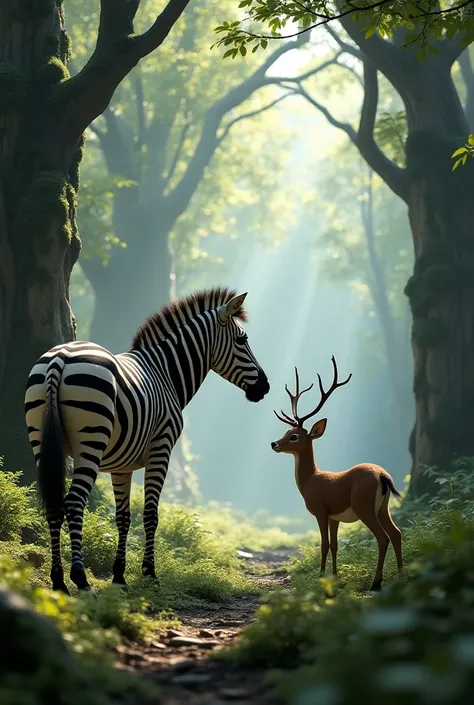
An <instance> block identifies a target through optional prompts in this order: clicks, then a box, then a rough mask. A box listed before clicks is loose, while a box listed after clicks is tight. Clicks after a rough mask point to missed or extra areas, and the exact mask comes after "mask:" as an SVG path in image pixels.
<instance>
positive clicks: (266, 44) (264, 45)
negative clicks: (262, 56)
mask: <svg viewBox="0 0 474 705" xmlns="http://www.w3.org/2000/svg"><path fill="white" fill-rule="evenodd" d="M260 46H261V47H262V49H266V48H267V46H268V39H262V40H261V42H260Z"/></svg>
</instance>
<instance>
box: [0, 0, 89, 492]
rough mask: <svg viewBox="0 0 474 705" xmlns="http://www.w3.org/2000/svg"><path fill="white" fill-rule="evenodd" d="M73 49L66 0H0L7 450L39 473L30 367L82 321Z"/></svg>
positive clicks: (0, 428)
mask: <svg viewBox="0 0 474 705" xmlns="http://www.w3.org/2000/svg"><path fill="white" fill-rule="evenodd" d="M30 5H31V7H30ZM31 8H34V11H33V10H32V9H31ZM68 58H69V46H68V38H67V35H66V33H65V31H64V25H63V16H62V10H61V7H60V5H59V4H57V3H56V2H54V0H43V2H38V3H34V5H32V4H31V3H29V4H28V3H25V2H21V0H11V2H9V3H2V5H1V6H0V167H1V174H0V262H1V265H0V267H1V268H2V272H1V278H0V335H1V344H0V454H2V455H4V457H5V466H6V467H7V468H9V469H12V470H17V469H22V470H23V471H24V472H25V478H26V479H27V480H31V479H33V477H34V469H33V462H32V461H33V456H32V453H31V449H30V448H29V444H28V441H27V433H26V427H25V420H24V410H23V394H24V389H25V383H26V379H27V375H28V372H29V370H30V368H31V366H32V365H33V363H34V361H35V359H36V358H37V357H39V355H41V354H42V353H43V352H44V351H45V350H47V349H48V348H49V347H51V346H52V345H54V344H56V343H59V342H62V341H66V340H71V339H72V338H73V337H74V330H75V324H74V317H73V315H72V311H71V307H70V292H69V277H70V274H71V270H72V267H73V266H74V263H75V262H76V260H77V258H78V256H79V252H80V240H79V237H78V233H77V228H76V195H77V189H78V173H79V163H80V160H81V156H82V140H79V141H78V140H77V139H76V140H75V141H74V142H72V143H71V142H68V141H67V140H63V139H62V138H61V134H60V132H58V127H59V125H58V119H57V106H56V102H55V88H56V87H57V86H58V85H59V84H61V82H62V81H64V79H66V78H67V76H68V72H67V62H68Z"/></svg>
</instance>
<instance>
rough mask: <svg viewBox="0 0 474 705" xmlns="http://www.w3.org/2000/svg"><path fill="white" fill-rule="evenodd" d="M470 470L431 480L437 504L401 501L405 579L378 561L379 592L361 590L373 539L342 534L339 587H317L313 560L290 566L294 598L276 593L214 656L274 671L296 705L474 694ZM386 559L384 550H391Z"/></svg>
mask: <svg viewBox="0 0 474 705" xmlns="http://www.w3.org/2000/svg"><path fill="white" fill-rule="evenodd" d="M473 467H474V466H473V461H472V460H466V459H462V460H460V461H458V462H457V463H456V464H455V466H454V468H453V472H451V473H449V474H447V473H446V474H443V473H441V472H439V471H438V470H435V469H430V470H428V471H427V472H428V473H430V474H431V477H432V479H433V481H434V482H435V483H436V484H437V485H438V487H439V490H440V491H439V494H438V495H437V497H436V498H434V499H429V498H426V497H425V498H423V499H422V500H418V501H416V502H413V501H410V500H405V502H404V503H403V505H401V506H400V507H399V508H395V510H394V512H393V514H394V518H395V519H396V521H397V523H398V524H399V525H400V526H401V527H402V529H403V539H404V557H405V566H406V567H405V570H404V574H403V576H401V577H400V578H398V577H397V575H396V570H395V564H394V560H393V556H392V555H389V556H388V560H387V562H386V570H385V583H384V587H383V589H382V592H381V593H379V594H371V593H369V592H368V591H367V588H368V587H369V584H370V580H371V579H372V577H373V574H374V571H375V566H376V549H375V546H374V541H373V539H372V537H371V536H370V535H369V534H368V532H367V531H366V530H364V529H363V528H355V529H350V530H349V531H347V532H346V533H345V535H344V541H343V542H342V543H341V544H340V551H339V572H340V575H339V577H338V579H337V580H333V579H332V578H330V577H326V578H322V579H321V578H319V575H318V573H319V550H318V549H317V548H314V547H306V548H304V549H303V556H302V558H301V559H293V560H292V561H291V563H290V565H289V572H290V576H291V587H292V590H291V591H289V592H288V591H287V592H284V591H276V592H275V593H273V594H272V595H271V596H270V598H269V599H268V600H266V602H265V604H263V605H262V606H261V608H260V609H259V611H258V613H257V618H256V620H255V621H254V622H253V623H251V624H250V625H249V626H248V627H247V628H246V629H245V630H244V632H243V633H242V635H241V638H240V639H239V640H238V642H237V643H236V644H235V645H234V646H233V647H232V648H231V649H229V650H228V651H227V652H226V653H224V654H223V655H222V657H223V658H225V659H231V660H232V661H237V662H239V663H241V664H246V665H259V666H261V667H263V668H266V669H270V670H271V672H272V677H273V679H274V681H275V682H276V684H277V686H278V688H279V690H280V692H281V694H282V695H283V696H284V698H285V699H286V701H287V702H289V703H292V704H295V705H310V704H313V703H318V705H358V704H359V703H361V702H364V703H365V705H379V703H384V704H386V705H399V703H400V702H402V700H403V702H404V703H405V704H408V705H422V704H423V705H435V703H436V704H438V705H457V704H459V705H461V703H467V702H470V701H471V699H472V692H473V688H474V509H473V502H472V500H473V498H474V473H471V472H470V470H471V469H472V468H473ZM389 551H390V552H391V549H389Z"/></svg>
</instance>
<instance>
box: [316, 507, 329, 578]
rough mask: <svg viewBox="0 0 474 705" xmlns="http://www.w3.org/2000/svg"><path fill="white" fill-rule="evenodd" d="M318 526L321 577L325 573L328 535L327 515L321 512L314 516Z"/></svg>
mask: <svg viewBox="0 0 474 705" xmlns="http://www.w3.org/2000/svg"><path fill="white" fill-rule="evenodd" d="M316 519H317V520H318V525H319V533H320V534H321V571H320V572H321V575H324V573H325V572H326V561H327V557H328V553H329V535H328V515H327V514H326V513H325V512H321V514H318V515H317V516H316Z"/></svg>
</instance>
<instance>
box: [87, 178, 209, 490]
mask: <svg viewBox="0 0 474 705" xmlns="http://www.w3.org/2000/svg"><path fill="white" fill-rule="evenodd" d="M139 196H140V189H139V188H136V189H135V188H130V189H118V190H117V192H116V194H115V197H114V229H115V232H116V234H117V236H118V237H119V238H120V240H122V241H123V242H126V243H127V247H124V248H121V247H117V248H115V249H114V251H113V253H112V256H111V259H110V261H109V263H108V264H107V266H105V267H104V266H103V265H102V264H101V263H100V262H96V261H91V262H88V261H87V260H85V261H84V262H83V263H82V266H83V269H84V271H85V273H86V276H87V277H88V278H89V280H90V282H91V284H92V286H93V288H94V293H95V309H94V316H93V319H92V324H91V330H90V336H89V337H90V339H91V340H93V341H94V342H96V343H99V344H100V345H104V346H105V347H106V348H108V349H109V350H112V352H115V353H118V352H123V351H124V350H128V349H129V347H130V344H131V340H132V337H133V335H134V333H135V331H136V330H137V328H138V326H139V325H140V324H141V323H142V322H143V321H144V320H145V318H146V317H147V316H149V315H150V314H151V313H154V312H155V311H158V310H159V309H160V308H161V307H162V306H164V305H166V304H167V303H168V302H169V301H170V299H171V298H173V292H174V286H173V283H174V282H173V280H172V255H171V251H170V247H169V231H170V229H171V228H170V227H169V226H168V225H167V221H166V219H165V218H164V217H163V216H164V213H165V210H166V209H165V204H164V201H163V200H162V199H157V200H156V202H155V203H154V205H153V207H151V206H147V205H145V204H144V203H143V200H142V199H141V198H140V197H139ZM117 321H119V322H120V324H119V325H117ZM185 444H186V443H185V439H184V435H182V436H181V438H180V439H179V440H178V443H177V445H176V448H175V449H174V451H173V453H172V456H171V462H170V470H169V477H168V479H167V482H166V489H167V493H168V495H169V496H170V497H173V498H174V499H178V500H180V501H184V502H189V501H196V500H197V497H198V489H197V487H198V481H197V478H196V476H195V475H194V473H193V472H192V469H191V467H190V465H189V463H188V460H187V458H186V452H185Z"/></svg>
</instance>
